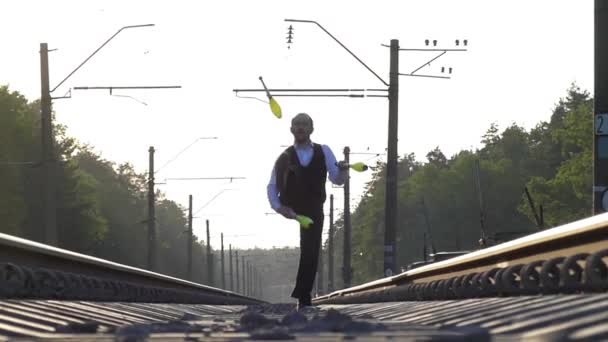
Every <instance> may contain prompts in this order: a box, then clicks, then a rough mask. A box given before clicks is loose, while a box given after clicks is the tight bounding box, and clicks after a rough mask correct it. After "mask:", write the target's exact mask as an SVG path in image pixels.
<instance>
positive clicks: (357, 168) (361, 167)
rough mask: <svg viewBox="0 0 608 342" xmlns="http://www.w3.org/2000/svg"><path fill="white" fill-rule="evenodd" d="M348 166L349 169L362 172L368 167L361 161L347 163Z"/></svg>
mask: <svg viewBox="0 0 608 342" xmlns="http://www.w3.org/2000/svg"><path fill="white" fill-rule="evenodd" d="M336 165H338V163H336ZM348 167H350V168H351V169H353V170H355V171H357V172H363V171H367V169H369V167H368V166H367V165H365V164H364V163H362V162H358V163H354V164H349V165H348Z"/></svg>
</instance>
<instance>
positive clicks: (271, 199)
mask: <svg viewBox="0 0 608 342" xmlns="http://www.w3.org/2000/svg"><path fill="white" fill-rule="evenodd" d="M266 195H267V197H268V203H270V207H271V208H272V209H273V210H274V211H277V210H278V209H279V208H280V207H281V201H279V190H278V189H277V176H276V170H275V167H273V168H272V174H271V175H270V181H269V182H268V186H267V187H266Z"/></svg>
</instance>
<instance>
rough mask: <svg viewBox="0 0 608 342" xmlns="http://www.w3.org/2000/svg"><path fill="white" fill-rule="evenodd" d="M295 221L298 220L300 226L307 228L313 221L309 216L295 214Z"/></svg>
mask: <svg viewBox="0 0 608 342" xmlns="http://www.w3.org/2000/svg"><path fill="white" fill-rule="evenodd" d="M296 221H298V223H300V226H302V227H303V228H308V227H310V225H311V224H313V223H314V222H313V220H312V219H311V218H310V217H308V216H304V215H296Z"/></svg>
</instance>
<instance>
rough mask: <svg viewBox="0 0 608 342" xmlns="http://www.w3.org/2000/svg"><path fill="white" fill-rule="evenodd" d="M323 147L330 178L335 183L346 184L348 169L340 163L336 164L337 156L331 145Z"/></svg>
mask: <svg viewBox="0 0 608 342" xmlns="http://www.w3.org/2000/svg"><path fill="white" fill-rule="evenodd" d="M321 148H323V154H325V167H326V168H327V174H328V176H329V177H328V178H329V180H330V181H331V182H332V183H334V184H335V185H342V184H344V181H345V180H346V174H347V169H343V168H339V167H338V165H336V164H337V163H336V156H334V153H333V152H332V151H331V148H329V146H327V145H321Z"/></svg>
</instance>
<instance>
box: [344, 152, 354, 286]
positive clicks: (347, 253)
mask: <svg viewBox="0 0 608 342" xmlns="http://www.w3.org/2000/svg"><path fill="white" fill-rule="evenodd" d="M344 161H345V162H346V163H347V164H348V163H350V148H349V147H348V146H346V147H345V148H344ZM350 229H351V226H350V170H349V169H347V170H346V180H345V182H344V255H343V257H342V279H343V282H344V287H345V288H346V287H350V284H351V280H352V268H351V266H350V258H351V248H350Z"/></svg>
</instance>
